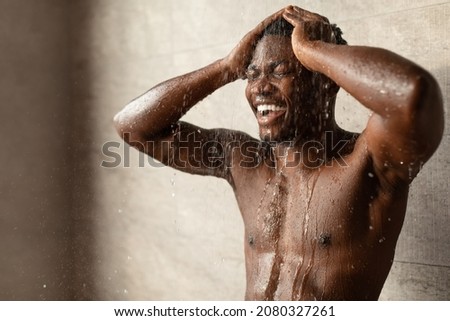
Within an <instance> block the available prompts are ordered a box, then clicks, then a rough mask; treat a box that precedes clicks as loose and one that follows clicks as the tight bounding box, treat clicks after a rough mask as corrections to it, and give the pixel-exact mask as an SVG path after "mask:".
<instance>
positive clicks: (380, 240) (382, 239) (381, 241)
mask: <svg viewBox="0 0 450 321" xmlns="http://www.w3.org/2000/svg"><path fill="white" fill-rule="evenodd" d="M385 240H386V238H385V237H384V236H383V237H382V238H381V239H379V240H378V242H379V243H383V242H384V241H385Z"/></svg>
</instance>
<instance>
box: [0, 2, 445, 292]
mask: <svg viewBox="0 0 450 321" xmlns="http://www.w3.org/2000/svg"><path fill="white" fill-rule="evenodd" d="M25 2H26V1H1V0H0V4H1V9H2V10H0V12H1V13H0V15H1V19H0V26H1V27H2V28H0V36H1V38H2V39H3V38H4V39H6V40H7V42H6V43H5V42H4V41H2V42H0V46H1V48H2V49H3V53H2V57H6V60H5V59H3V60H1V61H0V64H2V65H1V67H2V68H1V70H2V71H3V73H4V74H5V75H6V76H7V77H5V78H0V82H1V86H0V95H1V97H2V101H3V103H2V107H1V113H2V118H1V121H2V126H1V128H0V130H2V134H3V137H8V139H7V140H6V145H5V147H6V148H5V151H6V152H4V153H2V154H1V156H0V157H1V158H0V159H1V162H2V166H1V167H0V171H2V178H4V179H2V183H1V185H0V188H1V190H0V201H1V205H2V206H1V211H2V212H1V214H0V215H1V216H0V217H1V220H2V223H1V224H2V225H1V226H0V232H1V233H0V241H1V242H0V250H1V251H2V254H5V255H1V256H0V257H1V260H3V262H2V263H1V264H0V269H1V270H0V271H1V272H3V273H1V274H0V299H67V298H70V299H96V300H240V299H242V298H243V297H244V291H245V271H244V270H245V266H244V257H243V225H242V222H241V219H240V214H239V210H238V208H237V205H236V202H235V199H234V196H233V193H232V190H231V188H230V187H229V186H228V185H227V183H226V182H225V181H222V180H219V179H214V178H209V177H197V176H193V175H189V174H184V173H181V172H176V171H174V170H172V169H170V168H166V167H162V166H161V165H160V164H158V163H155V162H154V161H152V160H151V159H148V158H146V157H143V156H142V155H140V154H139V153H137V152H136V151H135V150H131V149H130V148H128V147H127V146H125V145H124V144H123V143H122V142H121V140H120V139H119V138H118V136H117V134H116V133H115V131H114V129H113V124H112V117H113V116H114V114H115V113H116V112H118V111H119V110H120V109H121V108H122V107H123V106H124V105H125V104H127V103H128V102H129V101H130V100H131V99H133V98H134V97H136V96H138V95H140V94H142V93H143V92H145V91H146V90H148V89H149V88H150V87H152V86H154V85H156V84H157V83H159V82H161V81H163V80H166V79H168V78H170V77H173V76H176V75H179V74H182V73H186V72H189V71H192V70H193V69H196V68H200V67H202V66H204V65H206V64H209V63H211V62H212V61H214V60H216V59H218V58H221V57H223V56H225V55H226V54H227V53H228V52H229V51H230V50H231V49H232V48H233V46H234V45H235V44H237V42H238V41H239V40H240V39H241V37H242V36H243V35H244V34H245V33H246V32H247V31H249V30H250V29H251V28H252V27H253V26H255V25H256V24H257V23H258V22H260V21H261V20H262V19H263V18H265V17H266V16H268V15H269V14H271V13H272V12H274V11H276V10H278V9H280V8H282V7H284V6H286V5H288V4H291V2H289V1H256V0H249V1H238V0H230V1H207V0H196V1H177V0H151V1H145V0H130V1H120V0H95V1H88V0H79V1H67V2H63V1H56V0H55V1H50V0H48V1H39V4H35V3H34V2H31V1H28V2H27V5H26V6H25ZM29 3H32V4H33V5H29ZM295 4H296V5H299V6H301V7H304V8H305V9H308V10H311V11H315V12H318V13H320V14H322V15H325V16H327V17H328V18H329V19H330V20H331V21H332V22H335V23H337V24H338V25H339V26H340V27H341V28H342V29H343V30H344V33H345V34H344V36H345V38H346V39H347V40H348V42H349V43H350V44H362V45H371V46H379V47H385V48H388V49H391V50H393V51H395V52H397V53H399V54H401V55H403V56H405V57H407V58H410V59H412V60H414V61H416V62H417V63H419V64H420V65H422V66H424V67H425V68H426V69H428V70H430V71H431V72H432V73H433V74H434V75H435V77H436V78H437V79H438V81H439V83H440V85H441V88H442V91H443V94H444V97H445V104H446V106H448V103H449V96H450V88H449V67H448V66H449V65H450V61H449V55H448V52H449V40H448V38H449V34H448V33H449V31H448V30H450V23H449V20H450V19H448V18H449V13H450V2H449V1H436V0H435V1H433V0H421V1H415V2H411V1H396V2H394V3H392V2H390V1H389V2H388V1H386V0H381V1H364V2H362V1H361V3H360V4H355V3H354V1H350V0H340V1H325V0H319V1H317V0H314V1H313V0H305V1H296V2H295ZM3 8H6V9H5V10H3ZM23 8H26V9H23ZM15 17H20V19H17V18H15ZM18 20H19V21H20V24H18V23H17V21H18ZM17 25H19V27H16V28H15V29H11V26H17ZM8 28H9V29H8ZM6 30H13V32H11V33H8V32H7V31H6ZM30 57H32V58H30ZM244 87H245V83H244V82H242V81H238V82H235V83H233V84H229V85H227V86H226V87H224V88H222V89H220V90H219V91H217V92H216V93H214V94H213V95H211V96H209V97H207V98H206V99H205V100H203V101H202V102H201V103H200V104H199V105H198V106H196V107H195V108H194V109H193V110H192V111H190V112H189V113H188V114H187V115H186V116H185V120H186V121H190V122H193V123H195V124H197V125H199V126H202V127H207V128H212V127H226V128H235V129H239V130H243V131H246V132H249V133H250V134H252V135H254V136H256V132H257V131H256V130H257V128H256V124H255V121H254V119H253V115H252V113H251V111H250V109H249V108H248V103H247V102H246V100H245V97H244ZM69 98H70V99H69ZM5 102H7V104H5ZM337 105H338V108H337V119H338V121H339V123H340V124H341V125H342V126H343V127H345V128H346V129H349V130H362V129H363V128H364V125H365V122H366V121H367V117H368V112H367V110H365V109H364V108H363V107H361V106H360V105H359V104H358V103H357V102H356V101H355V100H353V98H351V97H350V96H349V95H348V94H346V93H345V92H341V93H340V94H339V97H338V103H337ZM447 117H448V116H447ZM447 120H448V118H447ZM11 133H14V134H13V135H11ZM448 136H449V135H448V129H446V134H445V137H444V139H443V141H442V144H441V146H440V148H439V150H438V152H437V153H436V154H435V155H434V156H433V158H432V159H431V161H430V162H429V163H427V164H426V165H425V167H424V169H423V171H422V172H421V173H420V175H419V176H418V178H417V179H416V180H415V181H414V183H413V184H412V187H411V196H410V201H409V205H408V212H407V215H406V220H405V225H404V228H403V231H402V233H401V236H400V240H399V242H398V246H397V252H396V257H395V261H394V266H393V268H392V271H391V274H390V276H389V278H388V280H387V282H386V285H385V287H384V289H383V292H382V295H381V299H384V300H448V299H450V292H449V288H450V280H449V275H450V273H449V272H450V259H449V253H450V247H449V244H450V239H449V233H448V226H449V223H450V222H449V217H450V213H449V208H450V206H449V205H450V204H449V198H450V195H449V186H448V184H449V183H448V181H449V179H448V174H447V170H448V169H449V161H448V159H449V137H448ZM30 142H31V143H30ZM37 157H39V158H37Z"/></svg>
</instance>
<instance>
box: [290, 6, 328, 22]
mask: <svg viewBox="0 0 450 321" xmlns="http://www.w3.org/2000/svg"><path fill="white" fill-rule="evenodd" d="M292 9H293V10H294V11H295V12H297V13H298V14H300V15H302V16H304V17H305V18H308V19H311V20H315V21H317V20H321V21H323V22H329V21H328V18H326V17H324V16H321V15H320V14H317V13H314V12H310V11H307V10H305V9H302V8H300V7H297V6H292Z"/></svg>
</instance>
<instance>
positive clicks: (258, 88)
mask: <svg viewBox="0 0 450 321" xmlns="http://www.w3.org/2000/svg"><path fill="white" fill-rule="evenodd" d="M273 91H274V86H273V84H272V83H271V82H270V80H269V79H268V76H267V75H264V76H262V77H260V78H259V79H258V80H256V81H255V82H254V83H253V86H252V89H251V92H252V94H255V95H261V96H269V95H271V94H272V93H273Z"/></svg>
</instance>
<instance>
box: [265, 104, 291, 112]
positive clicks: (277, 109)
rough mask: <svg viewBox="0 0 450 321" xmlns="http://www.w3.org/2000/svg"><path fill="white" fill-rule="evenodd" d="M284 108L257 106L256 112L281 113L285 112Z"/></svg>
mask: <svg viewBox="0 0 450 321" xmlns="http://www.w3.org/2000/svg"><path fill="white" fill-rule="evenodd" d="M286 109H287V108H286V107H280V106H275V105H259V106H258V112H260V113H262V112H264V111H267V110H269V111H281V110H286Z"/></svg>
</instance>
